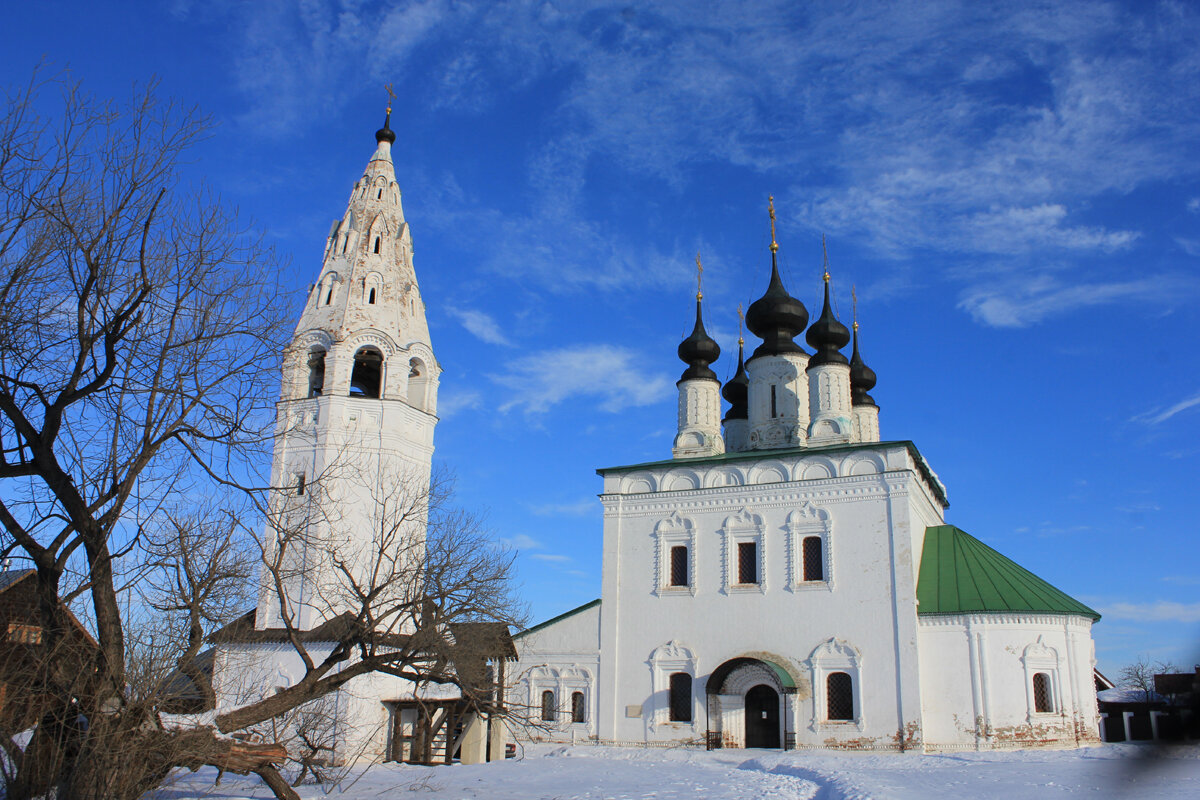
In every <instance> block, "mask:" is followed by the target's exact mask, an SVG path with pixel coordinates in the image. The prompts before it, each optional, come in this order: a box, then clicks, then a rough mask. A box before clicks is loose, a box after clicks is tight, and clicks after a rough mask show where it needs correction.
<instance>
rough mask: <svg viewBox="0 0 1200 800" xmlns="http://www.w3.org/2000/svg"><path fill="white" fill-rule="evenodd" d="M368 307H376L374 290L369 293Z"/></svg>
mask: <svg viewBox="0 0 1200 800" xmlns="http://www.w3.org/2000/svg"><path fill="white" fill-rule="evenodd" d="M367 305H369V306H373V305H375V290H374V289H371V290H370V291H369V292H367Z"/></svg>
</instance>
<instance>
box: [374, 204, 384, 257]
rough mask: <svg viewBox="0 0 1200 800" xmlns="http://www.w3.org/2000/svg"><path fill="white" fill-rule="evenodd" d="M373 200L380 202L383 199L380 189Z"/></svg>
mask: <svg viewBox="0 0 1200 800" xmlns="http://www.w3.org/2000/svg"><path fill="white" fill-rule="evenodd" d="M375 199H376V200H382V199H383V189H380V190H379V194H377V195H375ZM375 252H376V253H378V252H379V251H378V250H376V251H375Z"/></svg>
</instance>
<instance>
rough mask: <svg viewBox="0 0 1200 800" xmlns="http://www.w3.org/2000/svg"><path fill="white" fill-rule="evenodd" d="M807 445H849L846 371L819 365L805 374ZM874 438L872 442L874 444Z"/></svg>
mask: <svg viewBox="0 0 1200 800" xmlns="http://www.w3.org/2000/svg"><path fill="white" fill-rule="evenodd" d="M807 372H808V392H809V413H810V415H811V417H812V422H811V423H810V424H809V426H808V443H809V445H811V446H813V447H818V446H820V445H828V444H837V443H841V442H849V441H850V439H851V435H852V433H853V429H854V414H853V411H851V407H850V367H849V366H847V365H846V364H819V365H817V366H815V367H812V368H810V369H809V370H808V371H807ZM878 440H879V437H876V438H875V439H874V440H873V441H878Z"/></svg>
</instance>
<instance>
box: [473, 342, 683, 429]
mask: <svg viewBox="0 0 1200 800" xmlns="http://www.w3.org/2000/svg"><path fill="white" fill-rule="evenodd" d="M637 362H638V357H637V355H636V354H635V353H634V352H633V351H631V350H628V349H626V348H623V347H614V346H611V345H579V346H575V347H564V348H561V349H558V350H547V351H543V352H540V353H534V354H532V355H528V356H524V357H522V358H520V359H517V360H516V361H513V362H511V363H510V364H509V365H508V369H507V371H506V372H504V373H502V374H498V375H489V376H488V377H489V378H491V379H492V380H493V381H495V382H496V383H498V384H500V385H501V386H503V387H505V388H506V389H508V390H509V400H508V401H507V402H505V403H504V404H503V405H502V406H500V410H501V411H504V412H507V411H511V410H512V409H514V408H523V409H524V410H525V412H526V413H529V414H540V413H544V412H546V411H549V410H550V408H551V407H552V406H555V405H558V404H559V403H561V402H563V401H565V400H568V399H570V398H574V397H595V398H598V399H599V400H600V408H601V409H602V410H604V411H610V412H616V411H620V410H621V409H623V408H628V407H630V406H647V405H651V404H653V403H657V402H659V401H660V400H663V399H665V398H666V397H668V396H669V395H670V391H671V386H672V381H671V380H670V379H669V378H668V377H667V376H665V375H656V374H652V373H650V372H648V371H646V370H645V369H644V368H643V367H641V366H639V365H638V363H637Z"/></svg>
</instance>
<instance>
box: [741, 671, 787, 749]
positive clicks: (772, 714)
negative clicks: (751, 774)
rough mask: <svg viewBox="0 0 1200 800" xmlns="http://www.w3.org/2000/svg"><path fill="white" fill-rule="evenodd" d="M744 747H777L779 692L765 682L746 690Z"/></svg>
mask: <svg viewBox="0 0 1200 800" xmlns="http://www.w3.org/2000/svg"><path fill="white" fill-rule="evenodd" d="M746 747H772V748H775V747H779V693H778V692H776V691H775V690H774V689H772V688H771V687H770V686H767V685H766V684H765V683H760V684H758V685H757V686H755V687H754V688H753V689H751V690H750V691H748V692H746Z"/></svg>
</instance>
